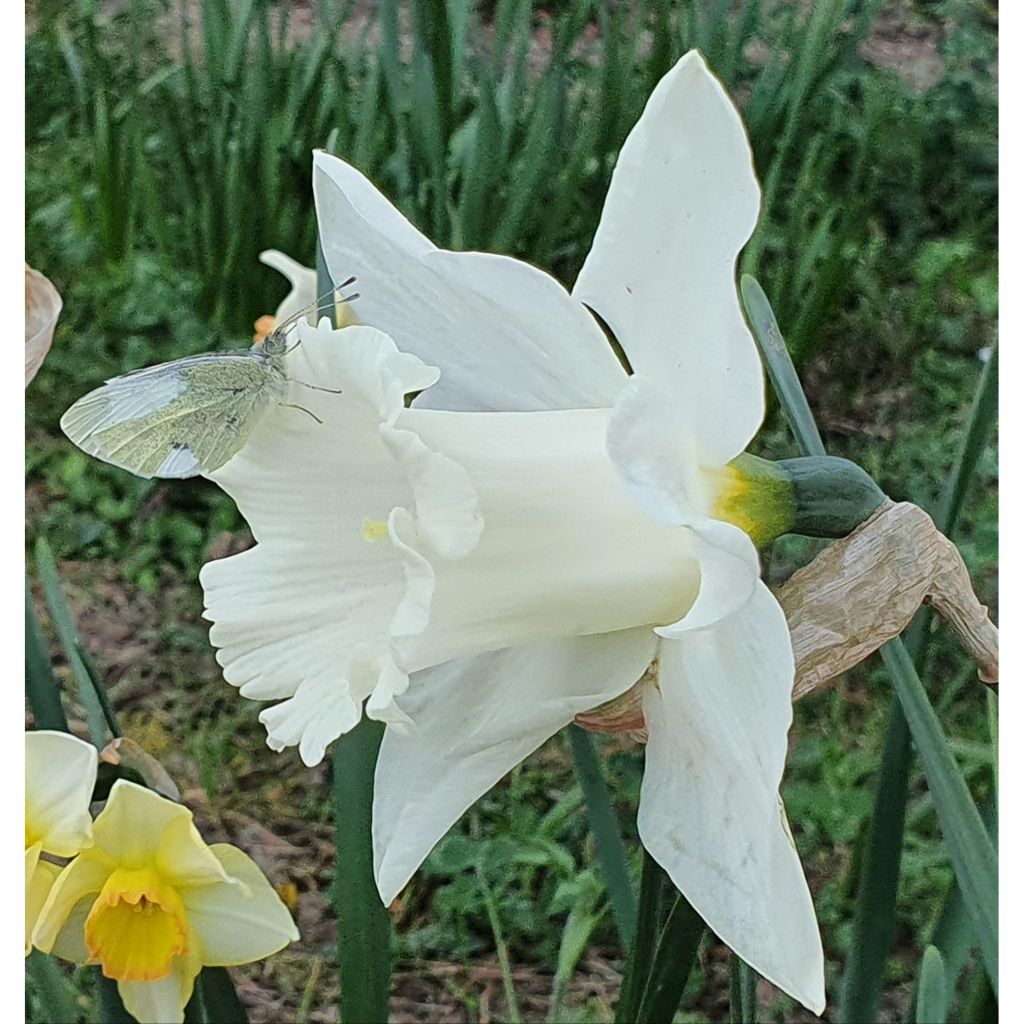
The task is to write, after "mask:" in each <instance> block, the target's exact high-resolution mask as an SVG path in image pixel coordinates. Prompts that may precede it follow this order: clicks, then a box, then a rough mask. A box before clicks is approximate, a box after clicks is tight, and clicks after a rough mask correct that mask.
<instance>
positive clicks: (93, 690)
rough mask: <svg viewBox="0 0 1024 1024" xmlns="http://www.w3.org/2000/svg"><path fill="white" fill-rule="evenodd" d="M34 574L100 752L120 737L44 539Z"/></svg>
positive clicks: (39, 543)
mask: <svg viewBox="0 0 1024 1024" xmlns="http://www.w3.org/2000/svg"><path fill="white" fill-rule="evenodd" d="M36 572H37V573H38V574H39V583H40V585H41V586H42V588H43V596H44V597H45V598H46V605H47V607H48V608H49V610H50V617H51V618H52V619H53V626H54V629H55V630H56V631H57V638H58V639H59V640H60V644H61V647H63V649H64V655H65V657H66V658H67V659H68V665H69V666H70V667H71V674H72V676H74V679H75V683H76V684H77V686H78V697H79V700H81V702H82V706H83V707H84V708H85V718H86V722H87V723H88V725H89V735H90V736H91V738H92V741H93V743H94V744H95V745H96V746H97V747H99V748H101V749H102V748H103V747H105V746H106V745H107V742H108V740H109V739H110V738H111V737H112V736H119V735H120V731H119V729H118V727H117V722H116V719H115V718H114V712H113V709H112V708H111V706H110V703H109V701H108V700H107V695H106V692H105V691H104V689H103V687H102V686H99V685H97V683H96V679H95V677H94V676H93V674H92V673H90V671H89V669H88V666H87V664H86V654H85V649H84V648H83V646H82V642H81V640H80V639H79V637H78V631H77V630H76V629H75V624H74V621H73V620H72V618H71V609H70V608H69V607H68V603H67V598H65V596H64V590H63V588H62V586H61V581H60V576H59V574H58V572H57V563H56V561H55V560H54V557H53V552H52V551H51V550H50V545H49V544H47V543H46V540H45V538H43V537H40V538H39V540H38V541H37V542H36Z"/></svg>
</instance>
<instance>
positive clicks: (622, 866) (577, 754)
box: [569, 725, 637, 949]
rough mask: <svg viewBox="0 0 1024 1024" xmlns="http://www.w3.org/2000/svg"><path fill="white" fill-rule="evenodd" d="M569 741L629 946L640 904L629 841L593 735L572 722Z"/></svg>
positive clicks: (599, 856) (614, 912) (622, 936)
mask: <svg viewBox="0 0 1024 1024" xmlns="http://www.w3.org/2000/svg"><path fill="white" fill-rule="evenodd" d="M569 742H570V744H571V745H572V756H573V760H574V761H575V763H576V777H577V778H578V779H579V783H580V789H581V790H583V797H584V799H585V800H586V802H587V816H588V817H589V819H590V831H591V832H592V833H593V836H594V843H595V845H596V847H597V859H598V861H599V862H600V864H601V872H602V874H603V875H604V882H605V885H606V886H607V887H608V898H609V900H610V901H611V906H612V916H613V917H614V918H615V926H616V928H617V929H618V931H619V938H620V940H621V942H622V948H623V949H628V948H629V943H630V940H631V939H632V936H633V932H634V931H635V929H636V921H637V916H636V914H637V906H636V894H635V893H634V891H633V883H632V880H631V879H630V877H629V861H628V860H627V858H626V844H625V843H624V842H623V839H622V830H621V829H620V827H619V820H618V817H617V816H616V814H615V808H614V807H613V806H612V798H611V794H610V793H609V792H608V784H607V783H606V782H605V779H604V774H603V773H602V771H601V763H600V761H599V760H598V757H597V751H596V750H595V749H594V741H593V739H592V738H591V737H590V736H589V735H588V734H587V733H586V732H585V731H584V730H583V729H581V728H580V727H579V726H578V725H570V726H569Z"/></svg>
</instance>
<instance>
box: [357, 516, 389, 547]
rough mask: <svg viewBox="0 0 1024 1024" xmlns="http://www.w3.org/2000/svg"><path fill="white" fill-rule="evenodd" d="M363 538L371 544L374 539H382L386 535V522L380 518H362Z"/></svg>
mask: <svg viewBox="0 0 1024 1024" xmlns="http://www.w3.org/2000/svg"><path fill="white" fill-rule="evenodd" d="M362 534H363V540H365V541H367V542H368V543H370V544H372V543H373V542H374V541H375V540H384V538H385V537H387V535H388V524H387V523H385V522H384V520H382V519H364V520H363V530H362Z"/></svg>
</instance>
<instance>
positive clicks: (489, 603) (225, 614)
mask: <svg viewBox="0 0 1024 1024" xmlns="http://www.w3.org/2000/svg"><path fill="white" fill-rule="evenodd" d="M314 191H315V195H316V204H317V214H318V219H319V226H320V237H321V242H322V245H323V247H324V252H325V255H326V258H327V262H328V265H329V268H330V271H331V274H332V276H333V278H334V279H335V280H342V279H345V278H347V277H349V276H350V275H355V276H356V277H357V279H358V283H359V292H360V300H359V309H358V313H359V319H360V321H361V322H362V323H364V324H372V325H373V326H372V327H362V326H359V327H349V328H347V329H345V330H341V331H333V332H332V331H331V330H329V329H327V327H326V325H324V326H321V327H318V328H315V327H311V326H309V325H308V324H300V325H299V327H298V329H297V332H298V333H297V336H298V338H299V339H301V345H300V346H299V347H297V348H296V349H294V350H293V351H292V352H291V353H290V355H289V356H288V360H289V362H288V369H289V376H291V377H292V378H293V379H295V380H301V381H304V382H311V383H316V384H318V385H320V386H323V387H328V388H333V389H340V394H331V393H327V392H322V391H303V392H302V397H301V399H300V398H298V397H296V398H295V401H301V402H302V404H303V406H305V407H307V408H308V410H309V411H310V412H311V413H313V414H314V415H313V416H301V415H296V414H295V412H294V411H293V410H281V411H277V410H272V411H271V412H269V413H268V414H267V415H266V417H265V418H264V419H263V420H262V421H261V423H260V424H259V426H258V427H257V429H256V431H255V432H254V433H253V435H252V438H251V439H250V441H249V443H248V444H247V445H246V447H245V448H244V449H243V450H242V451H241V452H240V453H239V454H238V455H237V456H235V457H234V458H233V459H232V460H231V461H230V462H229V463H227V464H226V465H225V466H224V467H222V468H221V469H219V470H217V471H216V472H215V473H213V474H212V478H213V479H214V480H216V482H217V483H218V484H220V485H221V486H222V487H223V488H224V489H225V490H227V491H228V493H230V494H231V495H232V496H233V497H234V498H235V500H236V501H237V503H238V506H239V508H240V509H241V511H242V513H243V515H244V516H245V517H246V519H247V520H248V521H249V523H250V525H251V527H252V530H253V534H254V536H255V538H256V541H257V544H256V546H255V547H254V548H252V549H251V550H249V551H246V552H244V553H242V554H239V555H235V556H233V557H231V558H227V559H224V560H222V561H218V562H214V563H211V564H209V565H207V566H206V567H205V568H204V570H203V574H202V583H203V586H204V588H205V592H206V603H207V616H208V617H209V618H210V619H211V620H212V621H213V627H212V630H211V638H212V641H213V643H214V645H215V646H216V647H217V648H218V659H219V661H220V663H221V665H222V666H223V667H224V673H225V676H226V678H227V679H228V681H229V682H231V683H233V684H234V685H236V686H238V687H239V688H240V690H241V693H242V694H243V695H244V696H246V697H250V698H253V699H256V700H263V701H275V702H276V703H274V704H273V706H271V707H268V708H266V709H265V710H264V711H263V712H262V714H261V718H262V720H263V721H264V723H265V724H266V726H267V729H268V734H269V743H270V745H271V746H272V747H274V748H275V749H281V748H283V747H285V746H291V745H297V746H298V748H299V753H300V755H301V756H302V758H303V760H304V761H305V762H306V763H308V764H314V763H316V762H318V761H319V760H320V759H321V758H322V757H323V755H324V751H325V748H326V746H327V744H328V743H330V742H331V741H332V740H334V739H335V738H336V737H338V736H339V735H340V734H342V733H344V732H345V731H347V730H349V729H351V728H352V727H353V726H354V725H355V724H356V723H357V722H358V721H359V718H360V716H361V714H362V713H363V711H364V709H365V713H366V714H368V715H370V716H371V717H375V718H379V719H383V720H384V721H386V722H387V723H388V728H387V730H386V733H385V736H384V740H383V744H382V746H381V749H380V755H379V760H378V764H377V772H376V782H375V790H376V797H375V806H374V853H375V859H376V873H377V881H378V886H379V888H380V894H381V897H382V898H383V899H384V901H385V902H389V901H390V900H391V899H392V898H393V897H394V896H396V895H397V893H398V892H399V891H400V890H401V888H402V887H403V886H404V885H405V884H406V882H407V881H408V880H409V878H410V877H411V875H412V874H413V872H414V871H415V870H416V868H417V867H418V866H419V865H420V864H421V863H422V861H423V859H424V858H425V857H426V855H427V854H428V853H429V851H430V850H431V848H432V847H433V846H434V845H435V843H436V842H437V841H438V840H439V839H440V838H441V837H442V836H443V835H444V834H445V832H446V831H447V830H448V829H449V827H450V826H451V825H452V824H453V823H454V822H455V821H456V820H457V819H458V818H459V816H460V815H461V814H462V813H463V812H464V811H465V810H466V809H467V808H468V807H469V806H470V805H471V804H472V803H473V802H474V801H475V800H476V799H477V798H478V797H479V796H481V795H482V794H483V793H484V792H485V791H486V790H487V789H488V788H490V787H491V786H492V785H493V784H494V783H495V782H496V781H497V780H498V779H500V778H501V777H502V776H503V775H504V774H505V773H506V772H508V771H509V770H510V769H511V768H512V767H513V766H514V765H516V764H517V763H518V762H519V761H521V760H522V759H523V758H524V757H526V756H527V755H528V754H529V753H530V752H531V751H533V750H535V749H536V748H537V747H538V746H539V745H540V744H541V743H543V742H544V741H545V740H546V739H547V738H548V737H550V736H552V735H553V734H554V733H556V732H557V731H558V730H559V729H561V728H562V727H563V726H565V725H566V724H567V723H569V722H571V721H572V719H573V717H574V716H575V715H576V714H577V713H578V712H582V711H585V710H588V709H592V708H594V707H596V706H598V705H600V704H602V703H604V702H607V701H609V700H612V699H614V698H615V697H617V696H619V695H621V694H622V693H624V692H625V691H626V690H627V689H629V688H630V687H631V686H632V685H633V684H634V683H635V682H636V681H637V680H638V679H640V677H641V676H643V675H644V673H645V671H646V670H647V669H648V667H649V666H651V665H652V663H654V664H655V666H656V672H653V673H650V674H649V676H650V678H652V679H653V681H652V682H651V684H650V685H649V686H648V687H647V690H646V692H645V694H644V696H643V711H644V716H645V718H646V722H647V729H648V732H649V743H648V746H647V768H646V773H645V777H644V782H643V788H642V792H641V803H640V811H639V819H638V825H639V831H640V835H641V838H642V840H643V842H644V844H645V846H646V847H647V849H648V850H649V851H650V852H651V854H652V855H653V856H654V857H655V858H656V859H657V860H658V862H659V863H660V864H661V865H662V866H663V867H664V868H665V870H666V871H667V872H668V874H669V875H670V876H671V878H672V880H673V882H674V883H675V884H676V885H677V886H678V888H679V889H680V890H681V891H682V892H683V893H684V894H685V895H686V897H687V898H688V899H689V900H690V902H691V903H692V904H693V905H694V907H695V908H696V909H697V910H698V911H699V912H700V914H701V915H702V916H703V917H704V918H705V920H706V921H707V922H708V924H709V925H710V927H711V928H712V929H713V930H714V931H715V932H716V933H717V934H718V935H719V936H720V937H721V938H722V939H723V940H724V941H725V942H726V943H728V944H729V945H730V946H731V947H732V948H733V949H735V950H736V952H737V953H738V954H739V955H740V956H741V957H743V959H744V960H746V961H747V962H748V963H749V964H751V966H753V967H754V968H755V969H756V970H757V971H759V972H760V973H761V974H762V975H764V976H765V977H766V978H768V979H769V980H771V981H773V982H774V983H775V984H777V985H779V986H780V987H781V988H783V989H785V990H786V991H787V992H789V993H790V994H792V995H793V996H794V997H796V998H797V999H799V1000H800V1001H801V1002H802V1003H804V1004H805V1005H807V1006H808V1007H810V1008H811V1009H813V1010H815V1011H818V1012H820V1011H821V1010H822V1008H823V1007H824V979H823V957H822V949H821V942H820V938H819V935H818V930H817V925H816V922H815V918H814V911H813V907H812V903H811V898H810V894H809V892H808V889H807V885H806V883H805V881H804V878H803V873H802V870H801V867H800V863H799V860H798V857H797V854H796V850H795V847H794V845H793V841H792V838H791V836H790V834H789V830H788V827H787V824H786V818H785V813H784V811H783V808H782V805H781V802H780V799H779V793H778V789H779V784H780V780H781V777H782V771H783V765H784V761H785V757H786V749H787V731H788V729H789V726H790V723H791V718H792V712H791V703H790V693H791V688H792V684H793V655H792V650H791V647H790V639H789V632H788V630H787V626H786V620H785V618H784V616H783V614H782V611H781V610H780V608H779V606H778V604H777V603H776V602H775V600H774V598H773V597H772V596H771V594H770V593H769V591H768V590H767V589H766V588H765V586H764V585H763V584H762V583H761V582H760V580H759V578H758V575H759V567H758V559H757V554H756V550H755V547H754V544H753V543H752V541H751V539H750V537H749V536H748V533H747V532H745V531H744V530H743V529H740V528H738V526H737V525H736V524H740V525H742V526H747V527H748V528H751V524H749V523H748V522H747V517H746V516H745V515H744V514H742V513H741V512H740V510H739V505H738V504H735V500H736V499H737V497H740V498H741V497H742V494H741V492H742V489H743V487H744V481H743V479H742V476H741V475H739V474H737V472H736V470H735V468H734V467H731V466H730V465H729V464H730V462H731V460H733V459H735V458H736V457H737V456H739V455H740V454H741V453H742V452H743V451H744V449H745V448H746V446H747V444H748V443H749V442H750V440H751V438H752V437H753V435H754V433H755V432H756V430H757V429H758V427H759V426H760V423H761V420H762V417H763V413H764V383H763V376H762V370H761V365H760V361H759V358H758V355H757V351H756V348H755V346H754V342H753V339H752V338H751V336H750V334H749V332H748V330H747V328H746V325H745V323H744V320H743V316H742V313H741V310H740V306H739V302H738V298H737V294H736V283H735V263H736V257H737V254H738V253H739V251H740V249H741V248H742V246H743V245H744V244H745V242H746V241H747V239H748V238H749V237H750V235H751V233H752V231H753V229H754V226H755V223H756V221H757V217H758V210H759V189H758V184H757V179H756V177H755V175H754V169H753V165H752V158H751V153H750V148H749V144H748V141H747V138H746V135H745V133H744V129H743V125H742V122H741V121H740V118H739V115H738V114H737V112H736V110H735V109H734V108H733V106H732V104H731V102H730V101H729V98H728V96H727V94H726V93H725V91H724V89H723V88H722V86H721V85H720V83H719V82H718V81H717V80H716V79H715V78H714V77H713V76H712V75H711V74H710V73H709V72H708V70H707V68H706V66H705V65H704V62H703V60H702V59H701V57H700V56H699V55H698V54H697V53H690V54H688V55H686V56H685V57H684V58H683V59H682V60H681V61H680V62H679V63H678V64H677V65H676V66H675V67H674V68H673V69H672V70H671V71H670V72H669V73H668V75H666V77H665V78H664V79H663V80H662V81H661V82H660V84H659V85H658V87H657V88H656V89H655V91H654V93H653V95H652V96H651V99H650V101H649V103H648V105H647V108H646V110H645V111H644V114H643V116H642V118H641V119H640V121H639V122H638V124H637V125H636V127H635V128H634V129H633V131H632V132H631V134H630V136H629V138H628V139H627V140H626V142H625V144H624V146H623V149H622V152H621V154H620V156H619V159H618V164H617V167H616V169H615V173H614V176H613V178H612V184H611V189H610V191H609V194H608V198H607V201H606V203H605V208H604V212H603V215H602V218H601V222H600V226H599V228H598V231H597V235H596V237H595V239H594V245H593V249H592V251H591V253H590V255H589V257H588V258H587V261H586V263H585V265H584V268H583V270H582V272H581V274H580V276H579V280H578V281H577V283H576V286H575V288H574V290H573V292H572V293H571V294H570V293H568V292H566V291H565V289H563V288H562V286H561V285H560V284H559V283H558V282H557V281H555V280H554V279H553V278H552V277H550V276H549V275H547V274H545V273H544V272H542V271H540V270H538V269H537V268H535V267H532V266H530V265H529V264H527V263H523V262H520V261H517V260H514V259H510V258H508V257H505V256H496V255H490V254H485V253H472V252H470V253H459V252H446V251H444V250H440V249H437V248H436V247H435V246H434V245H433V244H432V243H431V242H430V241H429V240H428V239H427V238H425V237H424V236H423V235H422V234H420V232H419V231H417V230H416V229H415V228H414V227H413V226H412V225H411V224H410V223H409V222H408V221H407V220H406V219H405V218H404V217H403V216H402V214H401V213H399V211H398V210H396V209H395V208H394V207H393V206H392V205H391V204H390V203H389V202H388V201H387V200H386V199H385V198H384V197H383V196H382V195H381V194H380V193H379V192H378V191H377V190H376V189H375V188H374V187H373V185H371V184H370V182H369V181H367V180H366V178H364V177H363V176H362V175H361V174H360V173H359V172H357V171H356V170H355V169H353V168H352V167H350V166H348V165H347V164H345V163H344V162H342V161H341V160H338V159H336V158H333V157H330V156H327V155H326V154H323V153H319V154H317V156H316V160H315V169H314ZM588 307H589V308H588ZM591 310H593V311H595V312H596V313H598V314H599V315H600V317H601V318H602V319H603V320H604V322H605V323H607V324H608V325H609V327H610V328H611V330H612V331H613V332H614V334H615V337H616V339H617V340H618V342H619V343H620V344H621V346H622V349H623V350H624V352H625V354H626V356H627V357H628V359H629V362H630V364H631V366H632V369H633V370H634V373H633V374H632V375H631V376H629V375H627V373H626V372H625V371H624V370H623V369H622V366H621V365H620V363H619V361H618V359H617V358H616V356H615V355H614V354H613V351H612V348H611V347H610V346H609V344H608V343H607V341H606V339H605V336H604V333H603V331H602V329H601V328H600V327H599V326H598V322H597V320H596V319H595V318H594V316H593V315H592V314H591ZM382 332H386V334H385V333H382ZM296 395H298V392H297V391H296ZM409 395H415V396H416V397H415V399H414V401H413V402H412V403H411V406H409V407H407V406H406V402H405V399H406V397H407V396H409ZM314 417H315V418H314ZM318 420H319V421H322V422H318ZM754 525H756V524H754Z"/></svg>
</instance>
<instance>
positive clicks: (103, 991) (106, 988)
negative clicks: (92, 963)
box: [95, 967, 136, 1024]
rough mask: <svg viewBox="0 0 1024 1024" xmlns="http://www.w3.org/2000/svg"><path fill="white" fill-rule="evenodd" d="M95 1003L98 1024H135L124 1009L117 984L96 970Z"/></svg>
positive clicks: (98, 969) (133, 1019)
mask: <svg viewBox="0 0 1024 1024" xmlns="http://www.w3.org/2000/svg"><path fill="white" fill-rule="evenodd" d="M95 970H96V1002H97V1005H98V1009H99V1024H136V1022H135V1018H134V1017H133V1016H132V1015H131V1014H130V1013H129V1012H128V1011H127V1010H126V1009H125V1008H124V1003H122V1002H121V993H120V992H118V990H117V982H116V981H114V980H113V979H112V978H105V977H104V976H103V974H102V973H101V971H100V968H99V967H97V968H96V969H95Z"/></svg>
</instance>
